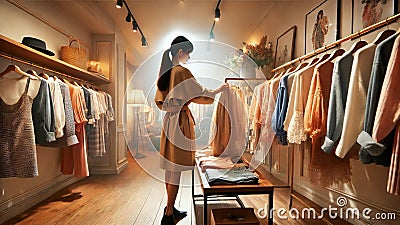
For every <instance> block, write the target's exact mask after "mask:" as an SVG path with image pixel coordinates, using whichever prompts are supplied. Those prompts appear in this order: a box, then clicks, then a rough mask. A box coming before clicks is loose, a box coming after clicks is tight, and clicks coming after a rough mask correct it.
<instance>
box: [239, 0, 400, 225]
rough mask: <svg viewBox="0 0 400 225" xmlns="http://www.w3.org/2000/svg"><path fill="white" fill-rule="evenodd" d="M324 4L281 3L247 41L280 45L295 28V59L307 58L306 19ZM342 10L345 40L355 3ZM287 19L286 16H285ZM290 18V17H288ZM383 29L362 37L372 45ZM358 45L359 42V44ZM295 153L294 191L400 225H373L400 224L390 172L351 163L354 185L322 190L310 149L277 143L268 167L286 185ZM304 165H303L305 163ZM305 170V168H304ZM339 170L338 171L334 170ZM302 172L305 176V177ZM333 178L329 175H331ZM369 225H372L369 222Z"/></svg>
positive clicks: (315, 1)
mask: <svg viewBox="0 0 400 225" xmlns="http://www.w3.org/2000/svg"><path fill="white" fill-rule="evenodd" d="M321 2H322V0H310V1H279V2H278V3H277V4H276V5H275V7H274V8H273V9H272V10H271V11H270V13H269V14H267V15H266V17H265V18H264V20H263V21H262V22H261V23H260V24H259V25H258V27H257V29H256V30H255V31H254V32H253V33H252V35H251V36H250V37H249V38H248V39H247V40H246V42H248V43H255V42H257V41H258V40H259V39H260V38H261V36H263V35H265V34H267V35H268V39H269V41H271V42H272V43H274V47H275V45H276V38H277V37H279V36H280V34H282V33H283V32H285V31H286V30H287V29H289V28H290V27H292V26H293V25H296V26H297V35H296V48H295V58H297V57H299V56H302V55H304V36H305V35H304V32H305V26H304V21H305V15H306V14H307V12H309V11H311V10H312V9H313V8H314V7H316V6H317V5H319V4H320V3H321ZM341 2H342V5H341V7H340V13H341V23H340V30H341V32H340V33H341V37H345V36H347V35H350V34H351V33H352V31H351V13H352V10H351V9H352V1H351V0H342V1H341ZM283 15H286V16H283ZM287 15H290V16H287ZM389 27H390V28H391V29H394V30H397V29H398V28H399V27H400V22H399V21H398V22H396V23H393V24H391V25H390V26H389ZM384 29H386V27H383V28H381V29H379V30H377V31H374V32H372V33H370V34H368V35H365V36H363V37H362V39H363V40H366V41H367V42H372V41H373V40H374V39H375V37H376V35H377V34H378V33H379V32H381V31H382V30H384ZM356 41H357V40H356ZM353 43H354V42H352V41H348V42H345V43H343V44H342V46H341V47H342V48H343V49H345V50H347V49H349V48H350V46H351V45H352V44H353ZM292 150H294V154H295V165H294V189H295V190H296V191H298V192H299V193H300V194H302V195H304V196H306V197H307V198H309V199H311V200H313V201H314V202H316V203H318V204H319V205H321V206H325V207H327V206H328V205H332V206H333V207H335V206H337V205H336V199H337V198H338V197H339V196H344V197H346V198H347V200H348V204H347V206H349V207H350V206H351V207H357V208H359V209H364V208H365V207H369V208H371V209H373V210H374V212H396V213H397V217H396V218H397V221H396V222H394V221H373V224H398V221H399V219H400V204H399V203H400V196H395V195H391V194H388V193H387V192H386V184H387V178H388V172H389V169H388V168H384V167H382V166H378V165H374V164H370V165H364V164H362V163H361V162H360V161H359V160H354V159H352V160H350V168H351V173H352V175H351V182H350V183H346V184H343V183H338V184H334V185H330V186H328V187H322V186H321V185H320V184H317V183H315V182H313V181H311V180H312V179H310V175H309V174H308V163H309V160H308V158H309V156H310V155H309V152H310V145H309V144H307V143H304V144H302V145H300V146H299V145H290V146H289V147H284V146H280V145H278V144H277V143H274V144H273V147H272V163H271V165H264V166H265V167H269V166H270V167H271V170H270V171H271V172H272V173H273V174H274V175H275V176H276V177H278V178H279V179H281V180H282V181H284V182H287V174H288V162H289V160H288V154H289V152H290V151H292ZM358 150H359V146H358V144H356V145H355V146H353V149H352V152H353V153H354V152H355V153H357V152H358ZM302 162H303V163H302ZM303 166H304V167H303ZM331 169H332V170H335V169H337V168H331ZM301 171H303V172H304V173H303V174H302V173H301ZM328 176H329V175H328ZM352 223H355V224H362V223H367V222H366V221H365V219H364V220H360V221H352ZM368 223H371V221H369V222H368Z"/></svg>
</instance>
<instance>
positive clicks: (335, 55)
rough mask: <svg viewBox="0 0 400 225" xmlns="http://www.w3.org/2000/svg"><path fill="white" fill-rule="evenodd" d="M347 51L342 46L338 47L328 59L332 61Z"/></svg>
mask: <svg viewBox="0 0 400 225" xmlns="http://www.w3.org/2000/svg"><path fill="white" fill-rule="evenodd" d="M345 52H346V51H345V50H344V49H342V48H338V49H336V50H335V51H333V52H332V53H331V54H330V55H329V58H328V59H327V61H332V60H334V59H335V58H336V57H338V56H341V55H343V54H344V53H345Z"/></svg>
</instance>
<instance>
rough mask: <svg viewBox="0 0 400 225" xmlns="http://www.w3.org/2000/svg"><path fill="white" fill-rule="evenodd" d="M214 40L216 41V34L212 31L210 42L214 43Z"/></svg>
mask: <svg viewBox="0 0 400 225" xmlns="http://www.w3.org/2000/svg"><path fill="white" fill-rule="evenodd" d="M214 40H215V36H214V32H213V31H211V32H210V41H214Z"/></svg>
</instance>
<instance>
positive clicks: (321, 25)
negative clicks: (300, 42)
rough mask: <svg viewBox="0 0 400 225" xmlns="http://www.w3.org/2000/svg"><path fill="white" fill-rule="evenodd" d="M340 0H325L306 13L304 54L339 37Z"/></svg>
mask: <svg viewBox="0 0 400 225" xmlns="http://www.w3.org/2000/svg"><path fill="white" fill-rule="evenodd" d="M339 10H340V0H325V1H323V2H322V3H321V4H319V5H318V6H317V7H315V8H314V9H312V10H311V11H310V12H308V13H307V14H306V23H305V54H307V53H310V52H313V51H315V50H317V49H319V48H322V47H324V46H326V45H328V44H330V43H332V42H334V41H336V40H337V39H339V35H340V33H339V24H340V17H339V15H340V11H339Z"/></svg>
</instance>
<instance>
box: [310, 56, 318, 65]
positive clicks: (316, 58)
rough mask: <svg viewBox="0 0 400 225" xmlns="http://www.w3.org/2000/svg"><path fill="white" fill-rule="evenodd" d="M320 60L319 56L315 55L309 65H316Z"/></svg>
mask: <svg viewBox="0 0 400 225" xmlns="http://www.w3.org/2000/svg"><path fill="white" fill-rule="evenodd" d="M317 62H319V58H318V57H315V58H313V59H312V60H311V62H310V63H309V64H308V65H309V66H312V65H315V63H317Z"/></svg>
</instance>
